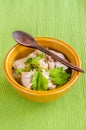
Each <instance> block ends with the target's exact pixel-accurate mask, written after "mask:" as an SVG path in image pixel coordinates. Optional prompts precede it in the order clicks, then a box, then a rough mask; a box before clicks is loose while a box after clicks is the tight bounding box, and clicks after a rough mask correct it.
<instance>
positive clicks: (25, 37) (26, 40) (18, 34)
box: [12, 31, 84, 73]
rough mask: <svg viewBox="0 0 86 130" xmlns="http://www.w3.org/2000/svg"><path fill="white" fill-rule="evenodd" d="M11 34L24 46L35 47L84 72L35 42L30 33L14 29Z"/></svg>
mask: <svg viewBox="0 0 86 130" xmlns="http://www.w3.org/2000/svg"><path fill="white" fill-rule="evenodd" d="M12 35H13V38H14V40H15V41H16V42H18V43H20V44H22V45H24V46H27V47H31V48H36V49H38V50H40V51H42V52H44V53H46V54H47V55H49V56H51V57H52V58H53V59H54V60H58V61H59V62H61V63H62V64H64V65H66V66H68V67H70V68H71V69H73V70H75V71H78V72H83V73H84V70H83V69H81V68H79V67H77V66H75V65H74V64H72V63H70V62H68V61H67V60H64V59H62V58H61V57H59V56H57V55H56V54H54V53H52V52H50V51H49V50H47V49H45V48H44V47H42V46H40V45H39V44H37V42H36V41H35V39H34V38H33V37H32V36H31V35H29V34H27V33H25V32H22V31H15V32H13V33H12Z"/></svg>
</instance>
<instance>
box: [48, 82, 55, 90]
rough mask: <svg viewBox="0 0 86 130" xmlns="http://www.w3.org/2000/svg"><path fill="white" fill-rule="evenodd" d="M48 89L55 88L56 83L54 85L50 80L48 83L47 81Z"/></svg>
mask: <svg viewBox="0 0 86 130" xmlns="http://www.w3.org/2000/svg"><path fill="white" fill-rule="evenodd" d="M47 87H48V89H50V90H51V89H55V88H56V85H54V84H53V83H52V82H51V81H50V80H49V83H48V86H47Z"/></svg>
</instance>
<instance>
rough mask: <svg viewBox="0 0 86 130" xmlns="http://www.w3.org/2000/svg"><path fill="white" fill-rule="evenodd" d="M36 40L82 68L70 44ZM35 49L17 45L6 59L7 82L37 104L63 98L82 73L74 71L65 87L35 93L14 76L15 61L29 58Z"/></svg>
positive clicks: (51, 39)
mask: <svg viewBox="0 0 86 130" xmlns="http://www.w3.org/2000/svg"><path fill="white" fill-rule="evenodd" d="M35 40H36V41H37V42H38V43H39V44H40V45H41V46H44V47H48V48H51V49H55V50H57V51H60V52H62V53H63V54H65V56H66V57H67V58H68V59H69V60H70V62H72V63H73V64H75V65H77V66H78V67H81V62H80V58H79V56H78V55H77V53H76V52H75V50H74V49H73V48H72V47H71V46H69V45H68V44H66V43H64V42H62V41H60V40H57V39H53V38H46V37H38V38H35ZM33 50H34V49H32V48H28V47H25V46H22V45H20V44H16V45H15V46H13V47H12V48H11V49H10V50H9V52H8V53H7V55H6V56H5V59H4V72H5V76H6V78H7V80H8V81H9V82H10V83H11V84H12V87H13V88H14V89H15V90H16V91H17V93H18V94H19V95H21V96H23V97H25V98H27V99H29V100H31V101H36V102H48V101H51V100H54V99H57V98H59V97H61V96H62V95H63V94H65V93H66V92H67V91H68V90H69V89H70V88H71V87H72V85H73V84H74V83H75V82H76V81H77V79H78V77H79V75H80V73H79V72H76V71H72V76H71V78H70V80H69V81H68V82H67V83H66V84H65V85H63V86H61V87H59V88H56V89H54V90H50V91H35V90H29V89H27V88H25V87H23V86H22V85H20V84H19V83H18V82H17V81H16V80H15V79H14V77H13V75H12V64H13V62H14V61H15V60H17V59H20V58H22V57H25V56H27V55H28V54H29V53H31V52H32V51H33Z"/></svg>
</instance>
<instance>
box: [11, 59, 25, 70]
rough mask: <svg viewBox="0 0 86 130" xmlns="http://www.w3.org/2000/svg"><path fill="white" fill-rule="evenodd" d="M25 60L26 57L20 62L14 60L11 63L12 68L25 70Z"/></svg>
mask: <svg viewBox="0 0 86 130" xmlns="http://www.w3.org/2000/svg"><path fill="white" fill-rule="evenodd" d="M26 60H27V57H26V58H22V59H20V60H16V61H15V62H14V63H13V68H15V69H23V68H25V64H24V62H25V61H26Z"/></svg>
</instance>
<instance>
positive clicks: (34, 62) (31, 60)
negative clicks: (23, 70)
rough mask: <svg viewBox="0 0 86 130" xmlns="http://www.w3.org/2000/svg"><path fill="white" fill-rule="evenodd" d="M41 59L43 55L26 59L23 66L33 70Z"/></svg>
mask: <svg viewBox="0 0 86 130" xmlns="http://www.w3.org/2000/svg"><path fill="white" fill-rule="evenodd" d="M42 58H44V54H39V55H38V56H37V57H36V58H28V59H27V61H26V62H25V64H26V65H28V67H30V68H32V69H33V68H34V67H38V62H39V60H41V59H42ZM31 65H32V66H31Z"/></svg>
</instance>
